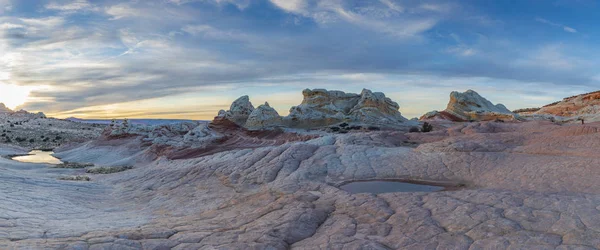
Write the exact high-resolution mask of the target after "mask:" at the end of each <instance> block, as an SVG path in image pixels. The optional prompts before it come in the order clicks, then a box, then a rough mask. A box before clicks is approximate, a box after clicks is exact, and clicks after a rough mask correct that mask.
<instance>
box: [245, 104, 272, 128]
mask: <svg viewBox="0 0 600 250" xmlns="http://www.w3.org/2000/svg"><path fill="white" fill-rule="evenodd" d="M277 126H281V116H279V113H277V111H276V110H275V109H274V108H272V107H271V106H269V103H268V102H265V104H263V105H260V106H258V107H257V108H256V109H255V110H254V111H252V113H250V116H248V120H247V121H246V125H245V127H246V128H247V129H250V130H260V129H268V128H273V127H277Z"/></svg>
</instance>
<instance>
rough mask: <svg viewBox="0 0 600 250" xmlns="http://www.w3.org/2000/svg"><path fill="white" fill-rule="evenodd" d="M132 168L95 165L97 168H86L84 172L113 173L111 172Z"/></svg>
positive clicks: (130, 167)
mask: <svg viewBox="0 0 600 250" xmlns="http://www.w3.org/2000/svg"><path fill="white" fill-rule="evenodd" d="M132 168H133V167H132V166H120V167H97V168H90V169H87V170H86V171H85V172H86V173H88V174H113V173H118V172H123V171H127V170H129V169H132Z"/></svg>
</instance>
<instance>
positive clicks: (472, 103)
mask: <svg viewBox="0 0 600 250" xmlns="http://www.w3.org/2000/svg"><path fill="white" fill-rule="evenodd" d="M516 118H517V116H516V115H515V114H514V113H512V112H511V111H510V110H508V109H507V108H506V107H505V106H504V105H502V104H496V105H494V104H492V103H491V102H490V101H488V100H487V99H485V98H483V97H482V96H480V95H479V94H478V93H477V92H475V91H473V90H467V91H466V92H464V93H460V92H457V91H453V92H452V93H450V101H449V102H448V106H447V107H446V109H445V110H444V111H441V112H438V111H431V112H428V113H426V114H425V115H423V116H422V117H421V118H420V120H438V119H439V120H450V121H455V122H465V121H490V120H496V119H500V120H514V119H516Z"/></svg>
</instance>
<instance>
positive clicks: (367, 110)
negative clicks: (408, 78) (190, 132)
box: [214, 89, 408, 130]
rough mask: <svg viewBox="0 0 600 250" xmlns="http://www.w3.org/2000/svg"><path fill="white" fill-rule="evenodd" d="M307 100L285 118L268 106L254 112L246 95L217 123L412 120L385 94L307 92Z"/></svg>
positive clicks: (257, 126) (259, 125)
mask: <svg viewBox="0 0 600 250" xmlns="http://www.w3.org/2000/svg"><path fill="white" fill-rule="evenodd" d="M302 95H303V100H302V103H301V104H300V105H298V106H294V107H292V108H291V109H290V113H289V115H288V116H285V117H281V116H279V114H278V113H277V111H276V110H275V109H273V108H272V107H270V106H269V105H268V103H265V105H261V106H259V107H258V108H257V109H254V107H253V106H252V104H251V103H250V101H249V98H248V96H242V97H240V98H239V99H237V100H236V101H234V102H233V104H232V105H231V109H230V110H229V111H224V110H222V111H220V112H219V115H218V116H217V117H216V118H215V121H214V122H218V123H222V121H223V120H228V121H230V122H233V123H235V124H237V125H238V126H241V127H245V128H247V129H250V130H262V129H272V128H276V127H287V128H309V129H312V128H322V127H327V126H330V125H334V124H339V123H343V122H346V123H355V124H362V125H372V126H390V127H394V126H402V125H406V124H403V123H405V122H407V121H408V120H407V119H406V118H404V117H403V116H402V114H401V113H400V111H398V110H399V108H400V106H399V105H398V103H396V102H394V101H392V100H391V99H390V98H388V97H386V96H385V94H384V93H381V92H372V91H371V90H368V89H363V90H362V92H361V93H360V94H354V93H345V92H342V91H337V90H325V89H312V90H311V89H305V90H304V91H302Z"/></svg>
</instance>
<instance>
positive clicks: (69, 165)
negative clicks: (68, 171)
mask: <svg viewBox="0 0 600 250" xmlns="http://www.w3.org/2000/svg"><path fill="white" fill-rule="evenodd" d="M93 166H94V164H92V163H77V162H63V163H61V164H57V165H55V166H54V168H87V167H93Z"/></svg>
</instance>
